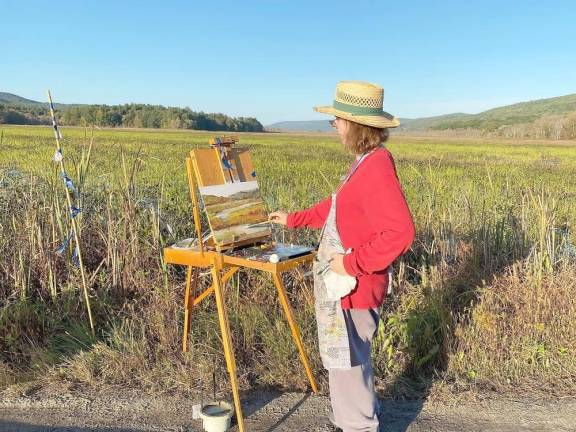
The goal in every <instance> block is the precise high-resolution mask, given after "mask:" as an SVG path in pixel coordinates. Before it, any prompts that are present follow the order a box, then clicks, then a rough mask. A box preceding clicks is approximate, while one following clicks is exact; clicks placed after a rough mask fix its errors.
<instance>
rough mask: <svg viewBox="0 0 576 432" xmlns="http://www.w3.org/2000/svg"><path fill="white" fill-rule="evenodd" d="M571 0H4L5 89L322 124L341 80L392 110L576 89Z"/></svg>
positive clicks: (488, 104)
mask: <svg viewBox="0 0 576 432" xmlns="http://www.w3.org/2000/svg"><path fill="white" fill-rule="evenodd" d="M575 22H576V2H573V1H546V2H543V1H529V0H526V1H506V0H500V1H491V0H489V1H482V0H479V1H476V2H464V1H433V0H429V1H412V2H410V1H405V2H402V1H397V2H390V1H378V2H377V1H359V0H356V1H346V2H344V1H336V0H335V1H331V2H323V1H307V2H305V1H298V0H292V1H284V0H243V1H217V0H213V1H210V2H208V1H202V2H198V1H172V0H164V1H161V2H158V1H156V2H153V1H147V0H142V1H128V0H124V1H120V0H116V1H109V0H93V1H81V0H76V1H54V2H46V1H30V0H29V1H22V0H0V40H2V42H3V43H2V49H1V56H0V91H7V92H11V93H16V94H18V95H21V96H24V97H27V98H31V99H35V100H44V99H45V90H46V89H48V88H50V89H51V90H52V92H53V96H54V98H55V100H56V101H57V102H62V103H106V104H117V103H128V102H139V103H151V104H163V105H170V106H189V107H190V108H192V109H193V110H195V111H201V110H202V111H205V112H224V113H226V114H229V115H234V116H255V117H256V118H258V119H259V120H260V121H261V122H262V123H264V124H269V123H272V122H275V121H282V120H313V119H322V118H327V117H326V116H323V115H321V114H318V113H314V112H312V110H311V107H312V106H313V105H319V104H330V103H331V101H332V98H333V94H334V88H335V85H336V83H337V82H338V81H339V80H343V79H359V80H366V81H372V82H376V83H379V84H381V85H382V86H383V87H384V88H385V101H384V104H385V109H386V110H387V111H389V112H391V113H393V114H395V115H396V116H399V117H422V116H431V115H439V114H445V113H451V112H460V111H461V112H471V113H474V112H480V111H482V110H485V109H488V108H492V107H495V106H499V105H505V104H510V103H514V102H519V101H525V100H531V99H539V98H545V97H553V96H561V95H565V94H569V93H576V25H575V24H574V23H575Z"/></svg>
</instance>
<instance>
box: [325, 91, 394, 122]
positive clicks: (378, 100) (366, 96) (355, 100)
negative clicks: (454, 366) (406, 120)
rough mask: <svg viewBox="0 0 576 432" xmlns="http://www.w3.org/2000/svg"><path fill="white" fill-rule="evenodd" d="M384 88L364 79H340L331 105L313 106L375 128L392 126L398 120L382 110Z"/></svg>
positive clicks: (326, 112)
mask: <svg viewBox="0 0 576 432" xmlns="http://www.w3.org/2000/svg"><path fill="white" fill-rule="evenodd" d="M383 103H384V89H383V88H382V87H380V86H378V85H376V84H371V83H367V82H364V81H340V82H339V83H338V84H337V85H336V97H335V98H334V103H333V104H332V106H319V107H314V111H318V112H321V113H325V114H332V115H333V116H336V117H340V118H343V119H346V120H350V121H353V122H355V123H360V124H363V125H366V126H372V127H376V128H381V129H383V128H394V127H397V126H400V122H399V121H398V119H397V118H395V117H394V116H393V115H391V114H388V113H387V112H385V111H382V106H383Z"/></svg>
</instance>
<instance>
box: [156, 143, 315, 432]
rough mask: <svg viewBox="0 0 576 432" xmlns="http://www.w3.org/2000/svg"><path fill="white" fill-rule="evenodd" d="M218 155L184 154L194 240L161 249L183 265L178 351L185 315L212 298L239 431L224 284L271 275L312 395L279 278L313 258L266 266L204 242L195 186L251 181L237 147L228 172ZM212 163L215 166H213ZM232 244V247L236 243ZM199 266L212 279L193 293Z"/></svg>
mask: <svg viewBox="0 0 576 432" xmlns="http://www.w3.org/2000/svg"><path fill="white" fill-rule="evenodd" d="M232 139H234V138H232ZM234 142H235V141H233V142H232V144H233V143H234ZM216 144H218V143H216ZM220 144H221V143H220ZM222 151H223V150H222V148H221V146H220V145H213V148H208V149H195V150H193V151H192V152H191V153H190V157H189V158H186V168H187V172H188V183H189V187H190V197H191V199H192V204H193V215H194V224H195V228H196V234H197V238H198V241H197V244H196V245H194V246H193V247H190V248H176V247H168V248H165V249H164V261H165V262H166V263H168V264H177V265H185V266H187V267H188V272H187V276H186V290H185V293H184V332H183V337H182V349H183V351H184V352H186V351H187V350H188V335H189V332H190V314H191V311H192V308H193V307H194V306H196V305H198V304H199V303H200V302H201V301H202V300H204V299H206V298H207V297H208V296H210V295H211V294H214V297H215V298H216V307H217V311H218V320H219V324H220V332H221V334H222V345H223V348H224V356H225V359H226V366H227V369H228V374H229V375H230V384H231V387H232V394H233V397H234V407H235V411H236V419H237V421H238V427H239V430H240V432H244V418H243V415H242V407H241V405H240V395H239V392H238V381H237V376H236V359H235V356H234V347H233V346H232V339H231V336H230V325H229V323H228V315H227V311H226V302H225V294H226V293H225V285H226V282H227V281H228V280H229V279H230V278H231V277H232V275H234V273H236V272H237V271H238V270H240V269H241V268H246V269H254V270H260V271H263V272H267V273H270V274H271V275H272V279H273V281H274V284H275V286H276V290H277V291H278V297H279V299H280V304H281V305H282V309H283V311H284V314H285V315H286V319H287V320H288V324H289V326H290V331H291V332H292V337H293V339H294V342H295V343H296V346H297V348H298V351H299V353H300V360H301V361H302V364H303V365H304V369H305V371H306V375H307V376H308V380H309V381H310V386H311V388H312V391H313V392H314V393H316V392H317V391H318V389H317V386H316V381H315V379H314V376H313V374H312V370H311V368H310V365H309V363H308V357H307V355H306V351H305V349H304V344H303V342H302V338H301V336H300V331H299V329H298V325H297V324H296V321H295V320H294V314H293V312H292V307H291V306H290V303H289V300H288V296H287V295H286V289H285V287H284V284H283V283H282V277H281V274H282V273H283V272H285V271H288V270H291V269H293V268H295V267H298V266H300V265H302V264H303V263H306V262H310V261H312V260H313V258H314V254H313V253H310V254H307V255H303V256H300V257H297V258H293V259H288V260H285V261H280V262H278V263H272V262H261V261H254V260H250V259H247V258H243V257H238V256H232V255H227V254H225V253H223V252H224V250H225V249H226V248H225V247H223V246H222V245H217V244H214V242H213V239H212V240H210V241H209V242H208V244H204V242H203V239H202V230H201V225H200V206H199V200H198V195H197V193H196V187H197V186H199V187H203V186H209V185H214V184H222V183H225V182H226V181H227V176H228V179H230V177H229V176H232V175H235V176H237V177H238V178H237V180H239V181H245V180H242V179H246V178H254V177H255V173H254V168H253V166H252V162H251V158H250V155H249V153H248V152H246V151H243V150H240V149H239V151H234V152H231V154H230V160H231V161H232V163H233V164H234V169H233V170H230V169H228V168H227V167H226V166H223V165H222V164H221V163H219V161H220V160H221V152H222ZM214 152H216V153H214ZM214 161H218V162H216V163H215V162H214ZM204 162H206V163H204ZM231 171H234V174H232V173H231ZM252 241H253V240H252ZM233 246H235V247H236V246H238V244H235V245H233ZM199 268H210V273H211V275H212V285H211V286H210V287H209V288H208V289H206V290H204V291H203V292H202V293H196V282H197V281H196V274H197V269H199Z"/></svg>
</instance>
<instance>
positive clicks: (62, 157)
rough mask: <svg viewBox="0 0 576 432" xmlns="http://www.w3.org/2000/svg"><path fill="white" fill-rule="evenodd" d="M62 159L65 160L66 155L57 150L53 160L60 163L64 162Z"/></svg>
mask: <svg viewBox="0 0 576 432" xmlns="http://www.w3.org/2000/svg"><path fill="white" fill-rule="evenodd" d="M62 159H64V155H63V154H62V150H60V149H56V151H55V152H54V156H53V157H52V160H53V161H54V162H60V161H62Z"/></svg>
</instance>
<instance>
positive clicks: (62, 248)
mask: <svg viewBox="0 0 576 432" xmlns="http://www.w3.org/2000/svg"><path fill="white" fill-rule="evenodd" d="M73 235H74V233H73V232H72V231H70V234H69V235H68V238H66V240H64V243H62V244H61V245H60V247H59V248H58V249H56V253H57V254H63V253H64V252H66V249H68V245H70V242H71V241H72V236H73Z"/></svg>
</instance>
